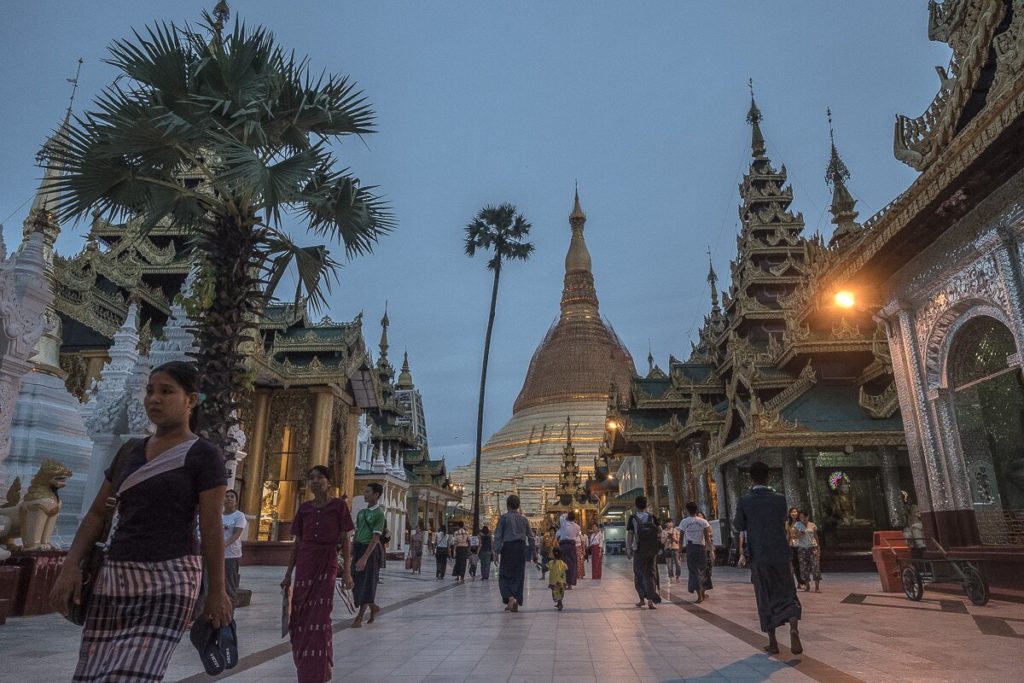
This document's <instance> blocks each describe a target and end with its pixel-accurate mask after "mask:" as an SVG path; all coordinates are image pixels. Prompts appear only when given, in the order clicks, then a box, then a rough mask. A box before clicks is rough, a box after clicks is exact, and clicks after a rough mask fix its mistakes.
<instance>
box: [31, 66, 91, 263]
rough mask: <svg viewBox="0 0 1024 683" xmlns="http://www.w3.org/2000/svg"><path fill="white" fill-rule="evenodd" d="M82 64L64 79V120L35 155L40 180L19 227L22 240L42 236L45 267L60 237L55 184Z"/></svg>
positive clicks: (62, 164) (59, 172) (57, 198)
mask: <svg viewBox="0 0 1024 683" xmlns="http://www.w3.org/2000/svg"><path fill="white" fill-rule="evenodd" d="M82 62H83V60H82V58H81V57H79V58H78V68H77V70H76V71H75V77H74V78H69V79H67V82H68V83H70V84H71V97H70V98H69V100H68V108H67V110H66V111H65V112H64V120H63V121H62V122H61V124H60V126H59V127H58V128H57V130H56V131H55V132H54V133H53V135H51V136H50V137H49V138H47V140H46V142H45V143H43V146H42V147H41V148H40V150H39V153H38V154H36V164H37V165H39V166H41V167H42V168H43V179H42V181H41V182H40V183H39V188H38V189H37V190H36V196H35V198H34V199H33V200H32V208H31V209H30V210H29V212H28V216H27V217H26V218H25V222H24V224H23V233H24V235H25V236H26V237H28V236H29V235H31V234H32V233H34V232H41V233H42V234H43V253H44V254H45V258H46V262H47V263H52V261H53V245H54V243H55V242H56V241H57V236H58V235H59V234H60V225H59V224H58V223H57V218H56V216H55V214H56V211H57V204H58V203H59V202H58V200H59V199H60V193H59V190H58V188H57V187H56V184H57V182H58V178H60V176H61V175H62V174H63V173H64V163H63V161H62V159H61V154H60V150H61V148H62V147H63V146H64V145H65V144H66V140H67V135H68V129H69V126H70V124H71V110H72V107H73V106H74V104H75V93H76V92H77V91H78V77H79V75H80V74H81V73H82Z"/></svg>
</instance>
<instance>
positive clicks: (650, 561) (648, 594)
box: [626, 496, 661, 609]
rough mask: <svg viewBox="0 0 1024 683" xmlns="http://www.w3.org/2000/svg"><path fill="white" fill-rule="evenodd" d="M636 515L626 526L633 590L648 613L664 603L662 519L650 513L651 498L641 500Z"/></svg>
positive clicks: (637, 502) (636, 503)
mask: <svg viewBox="0 0 1024 683" xmlns="http://www.w3.org/2000/svg"><path fill="white" fill-rule="evenodd" d="M635 505H636V512H634V513H633V514H632V515H630V517H629V521H628V522H627V523H626V555H627V556H628V557H629V558H630V559H631V560H633V586H634V587H635V588H636V594H637V596H638V597H639V598H640V602H638V603H636V606H637V607H643V606H644V603H645V602H646V603H647V609H654V606H655V605H656V604H658V603H660V602H661V595H659V594H658V574H657V572H658V553H659V552H661V526H660V525H659V524H658V518H657V517H655V516H654V515H653V514H651V513H650V512H648V511H647V497H646V496H637V497H636V501H635Z"/></svg>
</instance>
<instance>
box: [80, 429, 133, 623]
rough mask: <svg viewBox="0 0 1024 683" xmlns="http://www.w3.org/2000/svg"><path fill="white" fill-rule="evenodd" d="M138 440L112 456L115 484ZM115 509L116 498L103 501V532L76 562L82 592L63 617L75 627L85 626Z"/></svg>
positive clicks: (125, 445)
mask: <svg viewBox="0 0 1024 683" xmlns="http://www.w3.org/2000/svg"><path fill="white" fill-rule="evenodd" d="M139 442H140V439H133V440H132V441H128V442H126V443H125V444H124V445H123V446H121V448H120V449H118V451H117V454H116V455H115V456H114V462H113V464H112V466H111V472H110V474H111V478H112V479H113V481H114V483H115V484H116V483H117V482H118V481H119V480H120V479H121V476H120V475H121V473H122V472H123V471H124V467H125V464H126V463H127V462H128V456H129V454H131V452H132V450H134V448H135V447H136V446H137V445H138V444H139ZM116 509H117V498H116V497H115V496H111V497H109V498H107V499H106V501H104V508H103V531H101V532H100V536H99V538H98V539H96V542H95V543H93V544H92V547H91V548H90V549H89V551H88V552H87V553H86V554H85V555H84V556H83V557H82V559H81V560H79V562H78V568H79V569H80V570H81V572H82V591H81V595H80V601H79V603H78V604H75V602H74V601H72V602H71V605H70V607H69V608H68V612H67V614H66V615H65V617H64V618H65V619H67V620H68V621H70V622H71V623H72V624H74V625H76V626H82V625H84V624H85V615H86V614H87V613H88V612H89V603H91V602H92V592H93V589H94V588H95V587H96V577H97V576H99V573H100V567H102V566H103V558H104V557H105V556H106V552H107V540H108V539H107V537H108V536H109V535H110V525H111V523H112V521H113V519H114V511H115V510H116Z"/></svg>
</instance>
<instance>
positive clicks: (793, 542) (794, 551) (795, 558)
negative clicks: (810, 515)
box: [786, 507, 803, 587]
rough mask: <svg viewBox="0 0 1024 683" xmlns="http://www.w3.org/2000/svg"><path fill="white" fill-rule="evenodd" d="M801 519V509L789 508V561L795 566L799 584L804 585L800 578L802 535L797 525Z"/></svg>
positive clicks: (794, 570) (794, 571)
mask: <svg viewBox="0 0 1024 683" xmlns="http://www.w3.org/2000/svg"><path fill="white" fill-rule="evenodd" d="M799 521H800V509H799V508H795V507H793V508H789V514H787V515H786V539H787V540H788V541H789V562H790V566H792V567H793V577H794V578H795V579H796V583H797V586H800V587H803V582H802V581H801V580H800V549H799V548H800V537H799V535H798V534H797V531H796V525H797V523H798V522H799Z"/></svg>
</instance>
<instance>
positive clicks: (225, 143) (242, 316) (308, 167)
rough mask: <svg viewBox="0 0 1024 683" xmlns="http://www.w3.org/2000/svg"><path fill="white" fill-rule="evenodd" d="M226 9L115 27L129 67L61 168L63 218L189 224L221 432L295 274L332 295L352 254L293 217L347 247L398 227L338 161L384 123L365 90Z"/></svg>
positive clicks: (365, 248) (318, 295)
mask: <svg viewBox="0 0 1024 683" xmlns="http://www.w3.org/2000/svg"><path fill="white" fill-rule="evenodd" d="M227 13H228V8H227V3H226V2H223V0H222V1H221V2H220V3H219V4H218V5H217V7H216V9H215V10H214V13H213V15H210V14H209V13H205V12H204V14H203V21H202V25H203V29H204V30H202V31H196V30H194V29H193V28H192V27H189V26H185V27H179V26H176V25H174V24H166V23H159V24H155V25H153V26H151V27H148V28H147V29H145V30H144V31H142V32H138V31H136V32H134V36H133V37H132V38H128V39H124V40H118V41H115V42H114V43H113V44H112V45H111V46H110V47H109V55H110V56H109V57H108V58H107V59H106V60H105V61H106V62H107V63H108V64H111V65H112V66H114V67H115V68H116V69H117V70H118V71H119V74H118V77H117V79H115V80H114V82H113V84H112V85H110V86H109V87H107V88H106V89H105V90H104V91H103V92H102V93H101V94H100V95H99V96H97V98H96V100H95V102H94V108H95V111H91V112H88V113H86V114H85V115H84V116H82V117H76V118H75V119H74V121H73V122H72V123H71V125H70V126H68V127H66V128H65V130H64V135H63V142H64V144H63V145H62V146H61V147H60V149H59V150H58V152H57V153H56V154H54V155H53V158H52V161H51V163H52V164H53V165H54V166H55V167H60V168H61V169H62V171H63V175H62V176H61V178H60V180H59V181H58V182H57V183H56V184H55V188H56V192H57V193H59V195H60V200H59V208H58V214H59V215H60V216H61V217H62V218H65V219H69V218H75V217H78V216H82V215H84V214H86V213H88V212H91V211H96V212H98V213H99V214H100V215H102V216H103V217H104V218H107V219H108V220H112V221H114V220H119V219H125V220H128V219H131V220H133V221H135V222H137V223H138V224H139V226H140V229H141V231H142V232H143V234H145V233H146V232H148V231H149V230H151V229H152V228H153V227H155V226H156V225H157V224H159V223H161V222H168V221H169V222H173V223H174V224H176V225H179V226H183V227H187V228H188V229H189V230H190V233H191V236H192V248H193V254H195V257H196V258H197V260H198V261H199V278H198V282H197V290H196V291H197V301H196V302H195V303H196V304H197V306H196V308H197V313H196V319H195V325H196V329H195V333H196V342H197V346H198V348H199V351H198V352H197V353H196V355H195V360H196V363H197V365H198V366H199V370H200V377H201V386H200V390H201V392H202V393H203V401H202V403H201V405H200V408H199V411H200V414H199V418H200V431H201V432H202V433H203V434H204V435H206V436H207V437H208V438H210V439H212V440H213V441H215V442H217V443H218V444H219V445H221V446H230V438H231V437H229V430H230V428H231V427H232V425H233V424H234V423H235V422H236V421H237V419H236V417H235V415H236V410H235V409H236V407H237V404H238V399H239V397H240V395H241V394H242V393H243V392H244V391H245V389H246V388H247V384H248V381H247V369H246V363H245V353H244V347H243V343H244V342H245V341H247V340H249V339H252V338H253V334H252V333H253V330H254V328H255V321H256V320H257V318H258V316H259V314H260V312H261V311H262V310H263V307H264V306H265V305H266V304H267V302H268V301H269V300H270V299H271V297H272V296H273V294H274V291H275V289H276V287H277V285H278V284H279V283H280V282H281V281H282V277H283V276H284V275H285V273H286V272H290V273H291V274H292V275H293V276H294V279H295V280H296V282H297V285H296V292H295V296H296V299H299V298H305V299H307V300H308V301H309V303H310V304H311V305H312V306H313V307H314V308H318V307H319V306H321V305H323V304H324V303H326V294H327V293H329V292H330V285H331V279H332V278H333V277H334V276H335V275H336V269H337V268H338V266H339V264H338V263H337V262H336V261H334V260H333V259H332V258H331V257H330V256H329V254H328V252H327V249H326V248H325V247H324V246H315V247H300V246H298V245H296V244H294V243H293V242H292V241H291V239H290V238H289V237H288V235H287V234H285V232H284V230H283V227H282V222H283V220H282V216H283V215H289V216H291V217H292V218H293V219H298V220H299V221H300V222H301V223H303V224H304V226H305V228H306V229H307V230H309V231H310V232H312V233H314V234H316V235H318V236H320V237H322V238H326V239H328V240H332V241H336V242H340V243H341V244H343V245H344V247H345V251H346V255H347V256H348V257H349V258H351V257H353V256H355V255H358V254H362V253H366V252H369V251H370V250H371V249H372V247H373V245H374V244H375V242H376V240H377V239H378V238H379V237H380V236H381V235H383V234H385V233H387V232H389V231H390V230H391V229H392V228H393V226H394V222H393V218H392V217H391V215H390V214H389V212H388V208H387V206H386V205H385V204H384V203H383V202H382V201H381V199H380V198H379V197H378V196H377V195H376V194H374V189H375V188H373V187H363V186H361V185H360V181H359V179H358V178H356V177H354V176H352V175H350V174H349V173H348V171H347V169H346V170H337V169H336V166H337V162H336V159H335V156H334V154H333V152H332V151H331V149H330V147H329V142H331V141H332V140H335V139H338V138H340V137H341V136H344V135H352V134H355V135H362V134H367V133H371V132H373V119H374V114H373V111H372V110H371V108H370V105H369V103H368V102H367V100H366V98H365V97H363V95H362V94H361V93H360V92H358V91H357V90H356V89H355V86H354V85H353V84H352V83H350V82H349V80H348V79H347V78H346V77H343V76H335V75H326V74H320V73H318V74H311V73H310V69H309V62H308V59H305V58H302V59H300V58H297V57H296V56H295V54H294V52H291V51H287V50H285V49H284V48H282V47H281V46H280V45H278V44H277V42H276V41H275V38H274V36H273V34H271V33H270V32H268V31H267V30H266V29H264V28H263V27H259V26H257V27H255V28H248V27H246V26H245V25H244V24H241V23H239V22H238V21H237V19H236V21H235V25H234V29H233V30H232V31H231V32H230V34H229V35H223V32H224V31H223V27H224V20H225V19H226V18H227Z"/></svg>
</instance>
